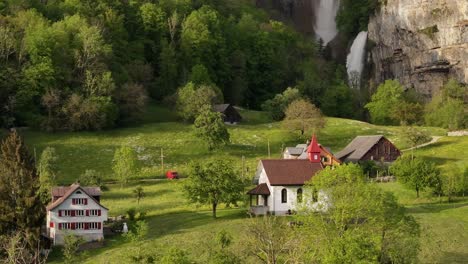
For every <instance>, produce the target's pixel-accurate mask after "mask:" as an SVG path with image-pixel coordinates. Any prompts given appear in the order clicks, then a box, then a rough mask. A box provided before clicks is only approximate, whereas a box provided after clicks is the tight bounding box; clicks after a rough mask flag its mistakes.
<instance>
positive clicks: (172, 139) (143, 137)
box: [21, 105, 445, 184]
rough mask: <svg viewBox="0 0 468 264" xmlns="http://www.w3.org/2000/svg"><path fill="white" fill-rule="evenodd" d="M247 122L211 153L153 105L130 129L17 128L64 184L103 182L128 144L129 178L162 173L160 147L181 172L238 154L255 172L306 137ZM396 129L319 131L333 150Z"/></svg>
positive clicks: (343, 123)
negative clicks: (134, 159)
mask: <svg viewBox="0 0 468 264" xmlns="http://www.w3.org/2000/svg"><path fill="white" fill-rule="evenodd" d="M242 115H243V116H244V119H245V122H243V123H242V124H240V125H236V126H229V132H230V135H231V144H230V145H228V146H226V147H223V148H221V149H217V150H214V151H212V152H209V151H208V150H207V149H206V146H205V145H204V143H203V142H202V141H201V140H199V139H198V138H197V137H195V136H194V132H193V128H192V126H191V125H189V124H184V123H180V122H176V121H175V120H176V119H175V118H176V116H175V115H174V113H173V112H171V111H169V110H167V109H164V108H160V107H157V106H153V105H152V106H151V107H150V111H148V112H147V113H146V114H145V115H144V116H143V118H142V122H141V123H140V124H138V125H134V126H132V127H127V128H121V129H114V130H107V131H99V132H79V133H54V134H51V133H44V132H38V131H30V130H26V131H23V132H21V133H22V135H23V136H24V137H25V140H26V143H27V144H28V145H29V146H30V147H31V149H34V150H35V153H36V155H37V157H39V155H40V153H41V151H42V150H43V149H44V148H45V147H47V146H51V147H54V148H55V149H56V152H57V154H58V170H59V171H58V180H59V182H60V183H62V184H69V183H72V182H74V181H75V180H76V179H77V178H78V177H79V176H80V175H81V174H82V173H84V171H85V170H87V169H93V170H96V171H98V172H99V173H101V174H102V175H103V177H104V178H105V179H106V180H112V179H113V173H112V169H111V168H112V159H113V155H114V151H115V149H116V148H118V147H120V146H122V145H130V146H132V147H134V148H135V150H136V151H137V152H138V157H139V170H138V171H137V172H135V174H134V175H133V178H139V179H141V178H157V177H161V176H162V175H163V170H162V168H161V165H160V163H161V159H160V155H161V149H163V152H164V164H165V167H164V169H165V170H167V169H173V170H178V171H179V172H180V173H181V174H182V175H183V174H184V172H185V169H186V166H187V164H188V163H189V162H190V161H191V160H203V159H205V158H207V157H210V156H221V157H226V158H231V159H233V160H234V162H236V163H237V164H238V166H239V167H240V166H241V159H242V156H244V157H245V158H246V164H247V169H248V170H249V171H250V172H252V171H254V170H255V168H256V165H257V162H258V160H259V159H261V158H267V157H268V142H269V144H270V157H272V158H279V157H280V155H281V151H282V149H283V148H284V147H285V146H295V145H296V144H299V143H304V142H305V141H306V140H307V139H308V138H309V137H310V135H307V136H305V137H301V136H300V135H299V133H298V132H291V131H288V130H286V129H285V128H283V127H282V125H281V123H277V122H271V120H269V118H268V116H267V115H266V114H265V113H263V112H256V111H242ZM423 129H424V130H427V131H428V132H429V133H430V134H431V135H443V134H445V130H444V129H438V128H423ZM400 130H401V129H400V127H386V126H375V125H371V124H368V123H364V122H360V121H355V120H349V119H339V118H327V125H326V127H325V128H324V129H323V130H322V131H321V132H320V133H319V135H318V139H319V142H320V143H321V144H323V145H325V146H327V147H330V148H331V149H332V151H335V152H337V151H339V150H341V149H342V148H343V147H344V146H346V145H347V144H348V143H349V142H350V141H351V140H352V139H353V138H354V137H355V136H357V135H373V134H384V135H386V136H387V137H388V138H390V139H391V140H393V141H394V142H395V144H396V145H397V146H398V147H400V148H406V147H408V145H407V144H406V143H405V142H404V140H403V138H402V135H401V132H400Z"/></svg>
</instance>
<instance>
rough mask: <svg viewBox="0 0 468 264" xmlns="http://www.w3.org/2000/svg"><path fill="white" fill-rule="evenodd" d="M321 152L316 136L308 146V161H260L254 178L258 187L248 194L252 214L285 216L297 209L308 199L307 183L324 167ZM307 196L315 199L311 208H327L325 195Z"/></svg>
mask: <svg viewBox="0 0 468 264" xmlns="http://www.w3.org/2000/svg"><path fill="white" fill-rule="evenodd" d="M321 151H322V150H321V148H320V146H319V144H318V142H317V138H316V137H315V135H314V136H313V137H312V141H311V143H310V145H309V146H308V147H307V155H308V158H307V159H268V160H260V162H259V163H258V167H257V172H256V174H255V178H254V183H255V184H257V186H256V187H255V188H253V189H252V190H250V191H248V192H247V194H249V195H250V212H251V213H252V214H254V215H265V214H274V215H285V214H290V213H292V212H293V211H295V210H297V209H298V208H299V207H300V206H301V205H302V203H303V200H304V199H305V197H304V195H305V193H304V189H303V186H304V184H305V183H306V182H307V181H309V180H310V179H312V177H313V176H314V175H316V174H317V173H318V172H319V171H321V170H322V169H323V168H324V165H323V164H322V160H321V157H320V153H321ZM307 196H311V200H312V201H309V202H308V203H307V204H308V205H310V206H312V207H316V208H319V207H321V208H324V207H326V206H327V201H326V197H325V195H324V194H323V192H321V191H318V192H316V193H313V194H308V195H307ZM254 199H255V200H254Z"/></svg>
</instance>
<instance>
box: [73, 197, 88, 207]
mask: <svg viewBox="0 0 468 264" xmlns="http://www.w3.org/2000/svg"><path fill="white" fill-rule="evenodd" d="M72 204H80V205H87V204H88V199H86V198H73V199H72Z"/></svg>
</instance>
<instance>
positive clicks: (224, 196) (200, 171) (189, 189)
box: [184, 159, 245, 218]
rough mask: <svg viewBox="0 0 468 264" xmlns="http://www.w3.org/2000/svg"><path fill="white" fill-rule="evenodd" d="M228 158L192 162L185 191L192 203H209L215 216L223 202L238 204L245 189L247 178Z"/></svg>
mask: <svg viewBox="0 0 468 264" xmlns="http://www.w3.org/2000/svg"><path fill="white" fill-rule="evenodd" d="M239 175H240V174H239V173H238V172H237V171H236V170H235V169H234V167H233V163H232V161H230V160H226V159H211V160H208V161H207V162H204V163H195V162H194V163H191V164H190V171H189V176H188V179H187V180H186V182H185V184H184V191H185V194H186V196H187V198H188V199H189V201H190V202H191V203H199V204H209V205H211V207H212V211H213V217H214V218H216V209H217V207H218V205H220V204H221V203H225V204H227V205H230V204H236V203H237V202H238V201H239V200H240V199H241V198H242V194H243V191H244V186H245V179H242V178H241V177H240V176H239Z"/></svg>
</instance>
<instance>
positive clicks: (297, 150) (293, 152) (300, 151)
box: [286, 147, 304, 156]
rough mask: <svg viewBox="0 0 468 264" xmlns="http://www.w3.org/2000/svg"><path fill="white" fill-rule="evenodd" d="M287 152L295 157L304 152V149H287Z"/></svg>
mask: <svg viewBox="0 0 468 264" xmlns="http://www.w3.org/2000/svg"><path fill="white" fill-rule="evenodd" d="M286 151H287V152H288V153H289V155H294V156H299V155H301V154H302V152H304V149H303V148H293V147H287V148H286Z"/></svg>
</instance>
